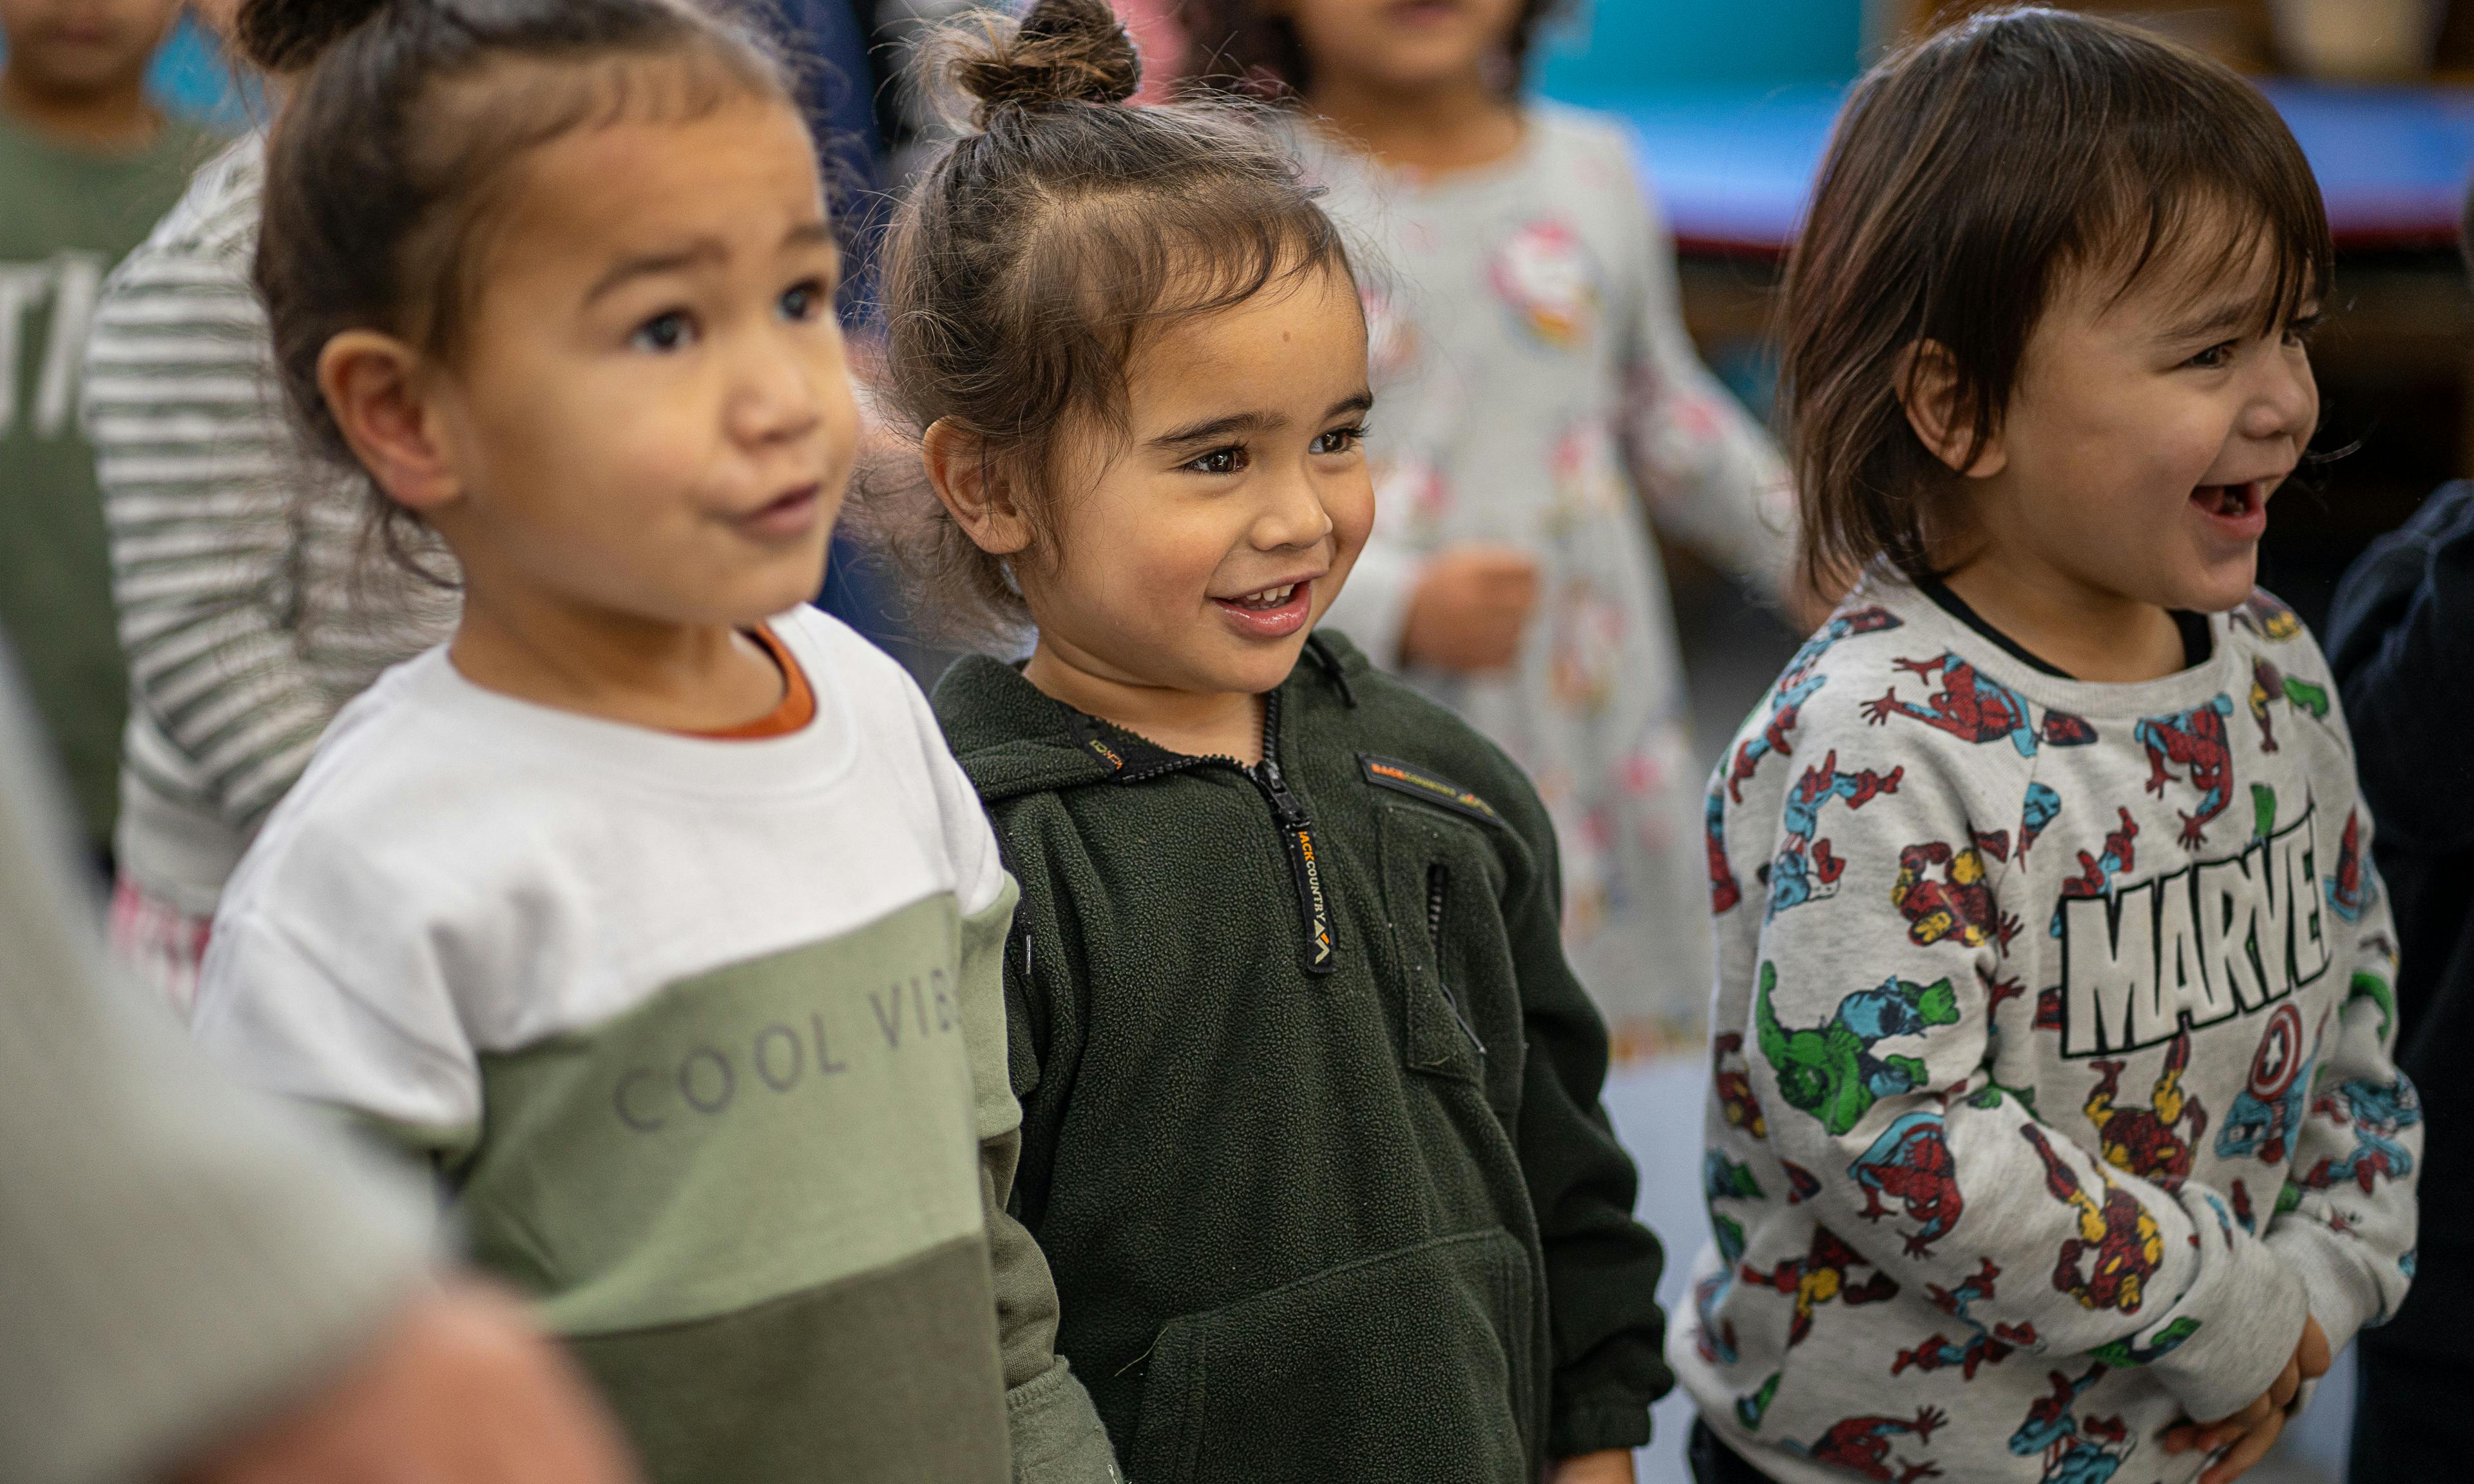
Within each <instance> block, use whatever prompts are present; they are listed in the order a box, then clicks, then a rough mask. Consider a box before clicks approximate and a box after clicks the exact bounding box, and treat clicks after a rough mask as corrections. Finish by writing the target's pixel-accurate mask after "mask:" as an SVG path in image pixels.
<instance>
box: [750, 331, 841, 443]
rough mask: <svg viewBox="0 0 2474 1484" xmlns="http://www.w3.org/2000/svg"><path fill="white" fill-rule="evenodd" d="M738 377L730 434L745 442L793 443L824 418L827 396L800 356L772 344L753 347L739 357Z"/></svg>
mask: <svg viewBox="0 0 2474 1484" xmlns="http://www.w3.org/2000/svg"><path fill="white" fill-rule="evenodd" d="M733 380H734V383H735V384H734V385H733V386H732V388H731V395H730V406H729V414H728V415H729V419H730V433H731V436H732V437H734V438H736V439H738V440H739V441H740V442H741V443H788V442H791V441H793V440H796V439H800V438H804V437H806V436H807V435H808V434H809V433H811V432H813V430H814V429H815V427H816V425H817V424H818V423H819V422H821V421H823V420H824V397H823V396H822V395H821V394H820V393H819V391H818V389H817V386H816V380H815V377H814V375H813V373H812V372H811V371H810V370H809V368H808V366H807V365H806V363H804V362H803V361H801V360H800V359H799V358H798V357H797V356H794V355H789V354H785V353H783V352H782V351H780V350H778V349H774V348H772V347H758V348H752V349H750V350H749V351H747V352H746V353H744V354H742V355H741V356H740V357H739V358H738V364H737V365H736V366H735V367H733Z"/></svg>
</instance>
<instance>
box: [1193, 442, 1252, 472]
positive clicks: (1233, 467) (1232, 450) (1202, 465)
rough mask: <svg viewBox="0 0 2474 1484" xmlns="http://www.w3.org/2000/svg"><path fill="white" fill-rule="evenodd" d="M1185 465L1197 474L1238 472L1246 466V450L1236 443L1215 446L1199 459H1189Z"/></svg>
mask: <svg viewBox="0 0 2474 1484" xmlns="http://www.w3.org/2000/svg"><path fill="white" fill-rule="evenodd" d="M1185 467H1186V468H1187V469H1189V470H1191V471H1192V472H1194V473H1197V474H1236V473H1241V472H1243V471H1244V470H1245V467H1246V450H1245V449H1243V448H1240V447H1237V446H1236V445H1234V444H1231V445H1230V446H1228V447H1226V448H1214V449H1212V450H1211V451H1210V452H1209V453H1206V454H1204V455H1203V456H1202V457H1201V458H1199V459H1189V460H1187V461H1186V464H1185Z"/></svg>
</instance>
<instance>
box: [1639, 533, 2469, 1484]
mask: <svg viewBox="0 0 2474 1484" xmlns="http://www.w3.org/2000/svg"><path fill="white" fill-rule="evenodd" d="M2207 629H2208V644H2207V648H2208V650H2209V653H2208V655H2207V658H2205V659H2204V660H2201V661H2199V662H2197V663H2195V664H2194V665H2192V666H2191V667H2190V668H2187V669H2185V670H2183V671H2181V672H2180V673H2178V674H2174V675H2169V676H2166V677H2164V678H2162V679H2159V680H2155V681H2151V682H2144V683H2140V684H2095V683H2087V682H2077V681H2074V680H2070V679H2067V678H2063V677H2061V676H2059V675H2057V674H2055V673H2052V672H2050V671H2049V670H2046V669H2044V668H2043V667H2041V666H2040V665H2038V664H2037V663H2036V662H2035V661H2033V660H2031V659H2029V658H2026V657H2025V656H2024V655H2023V654H2021V653H2018V652H2016V651H2015V649H2014V647H2012V646H2009V645H2008V644H2007V643H2006V642H2004V641H2001V640H1999V639H1998V638H1997V637H1995V636H1993V635H1992V634H1990V633H1989V632H1988V631H1983V630H1981V628H1980V620H1978V621H1976V622H1974V623H1971V622H1969V621H1966V619H1965V617H1964V616H1963V615H1962V613H1961V612H1960V611H1958V610H1953V609H1951V608H1947V607H1945V606H1944V605H1942V604H1939V603H1936V602H1935V601H1933V600H1932V599H1931V598H1929V597H1928V596H1927V595H1925V594H1924V593H1922V592H1920V591H1919V590H1918V589H1917V588H1916V587H1914V586H1910V585H1908V584H1906V583H1905V582H1904V581H1901V580H1899V579H1896V578H1894V577H1890V576H1887V575H1885V574H1884V573H1883V572H1882V571H1880V570H1879V569H1877V570H1876V571H1875V572H1874V573H1873V574H1872V575H1871V576H1869V577H1868V578H1867V579H1866V580H1865V582H1864V583H1863V584H1861V585H1860V586H1858V588H1857V590H1856V593H1855V594H1854V595H1852V596H1851V597H1849V598H1848V600H1847V601H1846V603H1845V604H1844V605H1843V606H1842V607H1841V608H1840V609H1839V610H1838V612H1837V613H1836V615H1835V616H1833V617H1832V618H1831V621H1830V623H1829V624H1828V625H1827V626H1826V627H1825V628H1824V629H1823V630H1822V631H1821V632H1820V633H1819V634H1815V635H1814V636H1813V637H1812V639H1811V640H1810V641H1809V642H1808V643H1807V644H1806V645H1805V647H1804V649H1803V650H1802V652H1801V653H1799V654H1798V655H1797V656H1796V658H1795V659H1794V660H1793V661H1792V663H1791V664H1790V665H1789V667H1788V669H1787V671H1786V673H1785V675H1784V676H1783V677H1782V678H1781V680H1780V681H1779V683H1778V685H1777V687H1776V688H1775V690H1773V692H1772V693H1771V695H1770V697H1769V699H1768V701H1767V703H1766V704H1765V705H1764V706H1761V707H1759V708H1758V709H1757V710H1756V711H1755V713H1754V714H1753V716H1752V717H1751V719H1750V720H1748V721H1747V722H1746V723H1745V726H1744V728H1743V730H1742V731H1741V732H1740V733H1738V736H1737V739H1736V745H1735V746H1734V749H1733V750H1732V751H1731V753H1730V754H1729V755H1728V756H1727V758H1726V759H1725V760H1724V761H1722V762H1721V764H1720V766H1719V769H1718V772H1717V775H1716V777H1715V778H1713V779H1712V791H1711V793H1710V800H1709V805H1708V812H1709V824H1710V889H1711V892H1712V896H1713V904H1714V906H1715V908H1716V911H1717V952H1718V978H1717V989H1716V994H1715V998H1714V1001H1713V1009H1712V1017H1713V1019H1712V1027H1711V1028H1712V1031H1713V1033H1714V1035H1713V1054H1714V1057H1715V1064H1714V1067H1713V1071H1714V1076H1713V1079H1712V1089H1711V1094H1710V1107H1709V1112H1708V1115H1707V1129H1706V1132H1707V1142H1708V1150H1707V1153H1706V1156H1705V1160H1704V1175H1705V1193H1706V1195H1707V1196H1708V1200H1709V1209H1710V1225H1711V1228H1712V1233H1713V1237H1714V1240H1713V1241H1712V1242H1711V1244H1710V1246H1709V1247H1708V1248H1706V1249H1704V1251H1703V1252H1702V1254H1701V1257H1700V1260H1699V1263H1698V1265H1697V1267H1696V1270H1695V1275H1694V1276H1695V1282H1694V1285H1693V1303H1692V1304H1691V1305H1690V1306H1689V1312H1687V1313H1686V1314H1683V1315H1679V1316H1678V1323H1677V1325H1676V1328H1675V1329H1674V1330H1673V1331H1672V1333H1671V1335H1670V1338H1669V1341H1668V1347H1667V1348H1668V1356H1669V1359H1670V1360H1671V1361H1672V1362H1673V1364H1674V1367H1675V1371H1676V1375H1677V1376H1678V1377H1679V1379H1680V1380H1681V1381H1682V1382H1683V1384H1684V1385H1685V1386H1686V1388H1688V1389H1689V1390H1690V1392H1691V1393H1692V1396H1693V1398H1694V1400H1696V1401H1697V1402H1698V1403H1699V1405H1700V1410H1701V1413H1702V1415H1703V1416H1704V1417H1705V1418H1707V1419H1708V1420H1709V1422H1710V1425H1711V1426H1713V1427H1715V1428H1717V1429H1718V1430H1719V1432H1720V1434H1721V1436H1723V1437H1724V1438H1725V1439H1726V1441H1727V1442H1728V1444H1729V1445H1730V1446H1731V1447H1733V1448H1734V1449H1735V1450H1736V1451H1738V1452H1739V1453H1741V1454H1743V1455H1744V1456H1745V1457H1746V1458H1747V1459H1749V1460H1750V1461H1752V1462H1753V1463H1754V1464H1755V1465H1757V1466H1758V1468H1759V1469H1761V1470H1762V1471H1763V1472H1767V1473H1769V1474H1771V1475H1772V1476H1774V1477H1776V1478H1777V1479H1779V1480H1781V1481H1783V1484H1819V1481H1822V1480H1831V1479H1842V1478H1847V1477H1851V1476H1852V1477H1859V1478H1873V1479H1916V1478H1924V1477H1941V1478H1948V1479H1967V1480H1971V1481H1984V1484H2008V1481H2018V1484H2048V1481H2072V1484H2080V1481H2090V1484H2092V1481H2097V1480H2106V1479H2118V1480H2120V1481H2121V1484H2150V1481H2167V1484H2180V1481H2184V1480H2187V1479H2190V1478H2191V1477H2193V1476H2194V1475H2195V1474H2196V1473H2197V1472H2198V1471H2199V1469H2200V1468H2201V1467H2202V1466H2203V1464H2204V1463H2205V1462H2206V1459H2205V1458H2203V1457H2202V1456H2200V1455H2198V1454H2196V1453H2190V1454H2183V1455H2180V1456H2169V1455H2167V1454H2166V1453H2165V1452H2164V1451H2163V1449H2162V1448H2161V1447H2160V1446H2159V1443H2158V1441H2157V1439H2158V1434H2159V1432H2160V1431H2161V1430H2162V1429H2164V1428H2165V1427H2167V1426H2168V1425H2170V1424H2172V1423H2174V1422H2176V1421H2177V1420H2180V1419H2182V1418H2185V1417H2188V1418H2192V1419H2198V1420H2213V1419H2216V1418H2219V1417H2221V1416H2224V1415H2226V1414H2228V1413H2230V1412H2233V1411H2236V1410H2238V1409H2239V1408H2241V1407H2242V1406H2244V1404H2246V1403H2248V1402H2249V1401H2250V1400H2252V1399H2253V1398H2254V1397H2256V1396H2258V1395H2259V1394H2260V1393H2261V1392H2262V1391H2264V1390H2266V1389H2267V1387H2268V1384H2269V1383H2270V1381H2271V1380H2273V1379H2274V1377H2275V1376H2276V1375H2277V1373H2278V1372H2279V1371H2280V1370H2281V1369H2282V1368H2283V1367H2284V1365H2285V1362H2286V1360H2287V1358H2288V1357H2289V1356H2290V1355H2291V1354H2292V1351H2293V1346H2294V1343H2295V1340H2296V1337H2297V1336H2298V1334H2299V1332H2300V1329H2301V1327H2302V1321H2303V1316H2304V1314H2305V1313H2306V1311H2307V1312H2308V1313H2309V1314H2311V1315H2312V1316H2314V1317H2316V1319H2317V1320H2318V1322H2319V1324H2320V1327H2321V1328H2323V1329H2325V1330H2326V1331H2327V1335H2328V1339H2329V1342H2330V1344H2331V1345H2332V1346H2334V1347H2337V1348H2341V1347H2343V1346H2344V1344H2345V1343H2346V1342H2347V1341H2348V1340H2350V1339H2351V1338H2352V1337H2353V1335H2354V1334H2355V1332H2356V1331H2357V1330H2359V1329H2361V1328H2364V1327H2365V1326H2367V1325H2372V1324H2376V1323H2378V1322H2380V1321H2381V1320H2383V1319H2384V1318H2386V1317H2387V1316H2388V1315H2389V1314H2391V1313H2393V1312H2395V1309H2396V1306H2397V1304H2398V1303H2399V1301H2400V1300H2401V1299H2402V1298H2403V1297H2404V1295H2405V1290H2406V1285H2407V1282H2408V1281H2409V1279H2410V1278H2411V1276H2412V1273H2413V1240H2414V1204H2413V1175H2414V1166H2415V1162H2416V1160H2417V1157H2418V1154H2419V1150H2420V1147H2421V1128H2420V1124H2421V1112H2420V1105H2419V1102H2418V1100H2417V1098H2416V1096H2415V1093H2414V1090H2413V1086H2412V1084H2410V1083H2409V1082H2407V1081H2406V1080H2405V1079H2404V1078H2403V1077H2402V1076H2401V1075H2400V1074H2399V1073H2398V1072H2397V1070H2396V1068H2395V1066H2394V1065H2392V1064H2391V1062H2390V1060H2389V1046H2390V1044H2391V1042H2392V1040H2393V1037H2394V1033H2395V1029H2396V1027H2395V1024H2394V1019H2395V1017H2394V1010H2393V998H2392V996H2391V994H2390V993H2389V985H2390V983H2391V981H2392V978H2393V975H2394V967H2395V966H2394V957H2395V946H2394V942H2393V939H2392V938H2391V936H2390V930H2389V916H2388V907H2387V904H2386V902H2385V901H2384V900H2383V898H2382V896H2381V892H2380V888H2379V883H2378V879H2377V875H2376V873H2375V872H2374V870H2373V868H2372V864H2371V851H2370V846H2371V825H2370V817H2369V814H2368V812H2367V810H2365V808H2364V806H2363V805H2362V803H2361V802H2360V799H2359V796H2358V794H2357V792H2356V787H2355V780H2354V765H2353V747H2352V743H2351V742H2350V740H2349V739H2348V737H2347V735H2346V732H2345V723H2344V718H2343V716H2342V714H2341V710H2340V709H2339V706H2338V704H2337V699H2336V694H2335V686H2334V685H2333V684H2332V683H2331V682H2330V680H2329V678H2328V670H2327V666H2326V662H2325V661H2324V660H2323V659H2322V658H2321V657H2320V654H2319V651H2318V647H2317V646H2316V644H2314V643H2313V642H2312V640H2311V637H2310V635H2309V634H2307V633H2305V632H2304V631H2303V628H2302V625H2301V623H2300V622H2299V621H2298V620H2297V619H2296V618H2295V617H2294V615H2293V613H2292V611H2291V610H2288V609H2286V608H2285V607H2283V606H2282V605H2281V604H2278V603H2277V602H2276V601H2275V600H2274V599H2272V598H2269V597H2268V596H2266V595H2265V594H2260V595H2257V596H2255V597H2254V598H2253V599H2252V600H2251V601H2250V602H2249V603H2248V604H2247V605H2246V606H2244V608H2242V609H2240V610H2236V611H2234V612H2233V613H2231V614H2228V615H2225V616H2222V617H2218V618H2213V619H2209V620H2207ZM1934 1471H1938V1472H1934Z"/></svg>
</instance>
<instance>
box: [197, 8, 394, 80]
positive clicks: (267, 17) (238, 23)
mask: <svg viewBox="0 0 2474 1484" xmlns="http://www.w3.org/2000/svg"><path fill="white" fill-rule="evenodd" d="M388 3H389V0H241V7H240V14H239V16H238V18H237V19H236V20H235V22H234V23H233V26H232V33H233V39H234V40H235V41H237V42H238V43H239V44H240V51H241V55H242V56H244V57H246V58H248V59H249V60H251V61H252V62H254V63H255V64H256V65H257V66H259V67H261V68H263V69H264V70H266V71H268V72H297V71H299V70H300V69H302V68H303V67H305V66H307V65H309V64H310V63H311V62H313V61H316V60H318V59H319V58H320V57H321V56H323V55H324V54H325V53H326V50H327V48H328V47H330V46H332V45H334V44H335V43H336V42H338V41H341V40H342V39H344V37H346V36H351V35H352V33H353V32H355V31H357V30H359V29H360V28H361V26H362V25H363V24H365V23H366V22H367V21H368V20H369V19H370V17H371V16H373V15H376V14H377V12H380V11H382V10H385V9H386V8H387V5H388Z"/></svg>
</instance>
